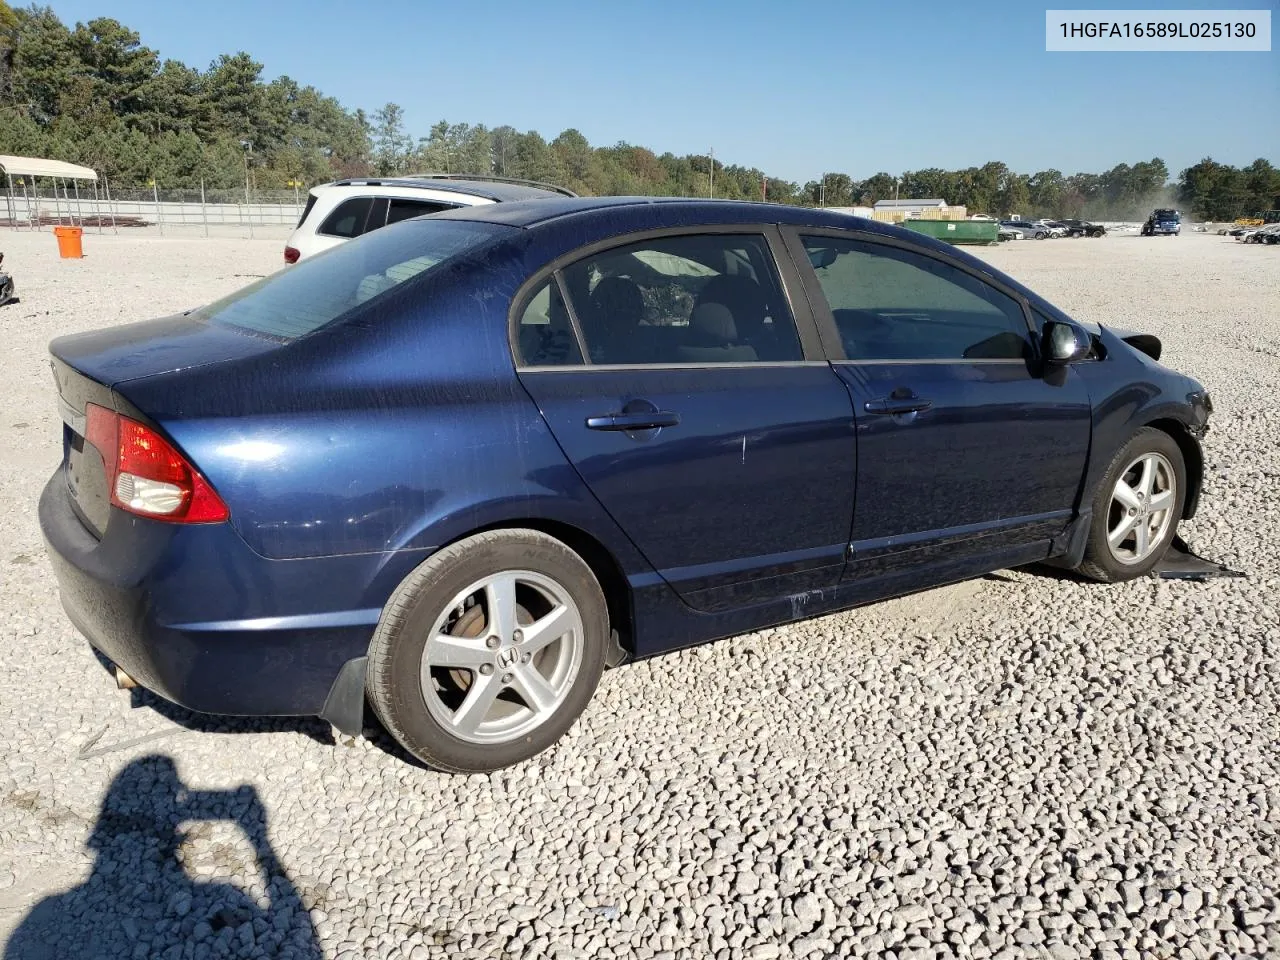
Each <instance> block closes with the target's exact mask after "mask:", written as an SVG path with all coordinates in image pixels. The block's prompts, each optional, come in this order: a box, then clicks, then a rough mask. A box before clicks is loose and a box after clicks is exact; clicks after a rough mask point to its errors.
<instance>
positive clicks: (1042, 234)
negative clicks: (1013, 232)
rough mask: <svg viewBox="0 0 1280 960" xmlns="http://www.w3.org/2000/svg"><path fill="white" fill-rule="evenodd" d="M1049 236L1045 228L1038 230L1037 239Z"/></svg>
mask: <svg viewBox="0 0 1280 960" xmlns="http://www.w3.org/2000/svg"><path fill="white" fill-rule="evenodd" d="M1047 236H1049V235H1048V234H1047V233H1045V232H1044V231H1043V230H1038V231H1036V239H1037V240H1043V239H1044V238H1045V237H1047Z"/></svg>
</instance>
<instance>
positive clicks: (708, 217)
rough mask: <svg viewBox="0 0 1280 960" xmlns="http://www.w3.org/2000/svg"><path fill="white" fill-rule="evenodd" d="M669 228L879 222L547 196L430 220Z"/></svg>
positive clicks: (746, 204)
mask: <svg viewBox="0 0 1280 960" xmlns="http://www.w3.org/2000/svg"><path fill="white" fill-rule="evenodd" d="M655 214H658V215H659V217H660V218H661V219H663V220H665V221H667V222H669V224H670V225H671V226H678V225H681V224H690V225H693V224H716V223H722V224H735V223H788V224H795V225H797V226H810V227H840V228H844V229H846V230H847V229H850V228H853V227H855V226H856V227H861V228H864V229H878V228H880V227H882V225H881V224H879V223H876V222H875V221H873V220H867V219H864V218H862V217H855V216H853V215H852V214H848V213H833V212H831V211H829V210H822V209H820V208H814V207H792V206H786V205H783V204H779V203H755V202H752V201H748V200H699V199H694V198H689V197H558V196H557V197H551V198H548V199H545V200H535V201H526V202H515V203H503V204H500V205H494V206H488V205H486V206H484V207H461V208H458V209H456V210H446V211H444V212H443V213H437V214H434V217H433V218H434V219H448V220H476V221H480V222H483V223H495V224H501V225H503V226H510V227H520V228H529V227H534V226H538V225H540V224H545V223H550V222H553V221H562V220H575V219H582V220H596V219H599V218H601V217H607V218H608V219H609V220H610V221H611V223H612V225H614V226H617V227H620V228H621V229H622V231H623V232H625V231H626V230H627V229H630V227H629V226H628V223H627V221H628V220H629V219H634V220H636V221H641V220H643V221H645V222H651V221H652V220H653V218H654V215H655Z"/></svg>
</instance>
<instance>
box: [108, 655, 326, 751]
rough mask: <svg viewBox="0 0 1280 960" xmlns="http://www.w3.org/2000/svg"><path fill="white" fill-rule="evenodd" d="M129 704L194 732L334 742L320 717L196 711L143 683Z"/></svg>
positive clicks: (110, 666)
mask: <svg viewBox="0 0 1280 960" xmlns="http://www.w3.org/2000/svg"><path fill="white" fill-rule="evenodd" d="M90 649H92V648H90ZM93 655H94V657H95V658H96V659H97V661H98V663H100V664H101V665H102V668H103V669H104V670H106V671H107V672H108V673H109V674H111V676H112V682H113V683H114V682H115V680H114V677H115V666H114V664H112V662H111V661H110V660H109V659H107V658H106V657H105V656H103V655H102V654H101V653H100V652H99V651H97V650H93ZM129 706H130V707H131V708H133V709H135V710H138V709H148V710H151V711H152V712H154V713H158V714H159V715H160V716H162V717H164V718H165V719H166V720H169V721H170V722H172V723H175V724H177V725H178V726H180V727H182V728H183V729H184V730H190V731H192V732H193V733H300V734H302V735H303V736H305V737H309V738H310V739H312V740H314V741H316V743H320V744H324V745H325V746H329V747H331V746H333V745H334V742H335V741H334V738H333V728H332V727H331V726H330V725H329V724H328V723H326V722H325V721H324V720H321V719H320V718H319V717H231V716H223V715H220V714H212V713H197V712H196V711H195V710H188V709H187V708H186V707H180V706H178V704H176V703H173V702H172V701H170V700H166V699H165V698H164V697H162V696H160V695H159V694H156V693H152V692H151V691H150V690H148V689H146V688H145V687H133V688H132V689H130V691H129Z"/></svg>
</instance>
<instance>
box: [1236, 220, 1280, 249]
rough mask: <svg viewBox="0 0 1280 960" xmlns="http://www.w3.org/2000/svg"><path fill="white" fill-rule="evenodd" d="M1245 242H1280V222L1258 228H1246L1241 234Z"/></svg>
mask: <svg viewBox="0 0 1280 960" xmlns="http://www.w3.org/2000/svg"><path fill="white" fill-rule="evenodd" d="M1240 239H1241V240H1243V241H1244V242H1245V243H1267V244H1270V243H1280V223H1272V224H1268V225H1267V226H1265V227H1258V228H1257V229H1256V230H1252V231H1250V230H1246V231H1245V232H1244V233H1242V234H1241V235H1240Z"/></svg>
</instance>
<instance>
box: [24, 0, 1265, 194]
mask: <svg viewBox="0 0 1280 960" xmlns="http://www.w3.org/2000/svg"><path fill="white" fill-rule="evenodd" d="M45 2H49V3H50V5H51V6H52V7H53V9H54V10H55V11H56V12H57V14H58V15H59V16H60V17H61V18H62V19H63V21H64V22H67V23H68V24H74V22H76V21H87V20H91V19H93V18H95V17H99V16H108V17H113V18H115V19H116V20H119V21H121V22H122V23H124V24H125V25H126V26H128V27H130V28H132V29H134V30H137V31H138V32H139V33H140V34H141V35H142V41H143V43H145V44H147V45H148V46H150V47H153V48H155V49H157V50H159V52H160V54H161V56H162V57H171V58H174V59H178V60H181V61H183V62H185V63H187V64H189V65H191V66H195V67H200V68H204V67H207V66H208V64H209V63H210V62H211V61H212V60H213V59H214V58H215V57H217V55H218V54H220V53H235V52H237V51H240V50H244V51H247V52H248V53H250V54H251V55H252V56H253V57H254V58H255V59H256V60H258V61H259V62H261V63H262V64H263V65H264V69H263V77H264V79H268V80H269V79H272V78H274V77H276V76H279V75H281V74H287V75H288V76H290V77H292V78H293V79H294V80H296V81H298V82H299V83H302V84H311V85H313V86H315V87H317V88H319V89H320V90H321V91H323V92H324V93H326V94H329V95H330V96H334V97H336V98H337V99H338V100H339V101H341V102H342V103H343V104H344V105H345V106H347V107H349V108H355V107H363V108H364V109H365V110H366V111H369V112H370V113H372V111H374V110H376V109H377V108H378V107H379V106H381V105H382V104H384V103H386V102H388V101H393V102H396V103H399V104H400V105H401V106H403V107H404V110H405V118H406V125H407V127H408V129H409V132H410V134H412V135H413V136H415V137H417V136H424V135H426V134H427V133H428V131H429V129H430V126H431V124H432V123H434V122H437V121H439V120H442V119H447V120H449V121H450V122H451V123H473V124H475V123H483V124H485V125H487V126H490V127H492V126H499V125H502V124H510V125H511V126H513V127H516V128H517V129H519V130H537V131H538V132H539V133H541V134H542V135H543V136H544V137H546V138H547V139H548V140H551V139H553V138H554V137H555V136H556V135H557V134H558V133H560V132H561V131H562V130H564V129H567V128H570V127H574V128H577V129H578V130H580V131H581V132H582V133H583V134H584V135H585V136H586V137H587V139H588V140H589V141H590V142H591V143H592V144H593V145H594V146H606V145H611V144H613V143H616V142H618V141H622V140H625V141H627V142H628V143H632V144H638V145H641V146H646V147H649V148H650V149H653V150H655V151H656V152H658V153H663V152H666V151H671V152H673V153H676V154H686V153H698V154H705V153H706V152H707V151H708V150H711V149H714V151H715V155H716V158H717V160H720V161H722V162H724V163H738V164H742V165H744V166H755V167H759V168H760V169H762V170H764V171H765V172H766V173H768V174H770V175H772V176H777V177H783V178H786V179H788V180H795V181H798V182H801V183H803V182H804V181H806V180H816V179H818V178H819V177H821V176H822V174H823V173H824V172H827V171H840V172H844V173H848V174H851V175H852V176H854V177H855V178H857V179H864V178H866V177H869V176H871V175H872V174H874V173H876V172H878V171H882V170H883V171H886V172H888V173H891V174H895V175H896V174H898V173H900V172H902V171H904V170H916V169H921V168H925V167H943V168H946V169H953V168H959V167H966V166H971V165H981V164H983V163H986V162H987V161H989V160H1002V161H1004V162H1005V163H1007V164H1009V166H1010V167H1012V168H1013V169H1015V170H1018V171H1019V172H1023V173H1034V172H1036V171H1038V170H1043V169H1048V168H1056V169H1058V170H1061V171H1062V172H1064V173H1067V174H1071V173H1076V172H1080V171H1087V172H1100V171H1102V170H1106V169H1109V168H1110V167H1113V166H1115V165H1116V164H1117V163H1134V162H1137V161H1139V160H1149V159H1151V158H1153V157H1161V158H1163V159H1164V161H1165V162H1166V163H1167V164H1168V166H1169V169H1170V171H1171V173H1172V174H1173V175H1174V176H1176V175H1177V174H1178V172H1179V171H1181V170H1182V169H1183V168H1185V167H1187V166H1190V165H1191V164H1193V163H1196V162H1197V161H1199V160H1200V159H1202V158H1204V157H1206V156H1212V157H1213V158H1214V159H1215V160H1218V161H1220V162H1224V163H1231V164H1235V165H1237V166H1239V165H1244V164H1247V163H1249V162H1250V161H1252V160H1253V159H1255V158H1257V157H1260V156H1262V157H1266V158H1268V159H1269V160H1271V161H1272V162H1274V163H1276V164H1277V165H1280V52H1277V49H1276V44H1275V42H1274V40H1273V49H1272V51H1271V52H1268V53H1110V52H1108V53H1048V52H1046V51H1045V49H1044V47H1045V36H1044V30H1045V8H1046V6H1049V5H1048V4H1043V5H1041V4H1034V3H1028V2H1025V0H1012V2H1006V0H967V2H964V3H948V2H944V0H935V2H921V0H897V2H892V0H890V2H883V3H880V2H876V3H873V2H855V0H836V2H827V3H821V4H818V3H799V4H786V3H779V2H777V0H773V2H763V0H737V2H725V0H682V2H671V0H648V2H644V3H639V2H629V3H622V2H616V0H615V2H613V3H610V2H608V0H605V2H601V0H595V2H577V0H542V2H540V3H529V2H527V0H524V2H486V0H471V2H469V3H466V4H462V3H457V2H456V0H455V2H452V3H449V4H444V3H439V2H434V0H379V2H378V3H376V4H374V3H368V4H356V3H350V2H341V0H305V2H298V3H261V2H245V0H219V2H216V3H213V2H206V0H185V2H181V3H171V2H162V0H45ZM1277 2H1278V0H1235V2H1234V3H1232V2H1230V0H1228V2H1223V3H1215V2H1213V0H1199V2H1191V3H1178V2H1176V0H1163V2H1162V3H1160V4H1158V5H1155V6H1158V8H1162V9H1232V8H1255V9H1270V10H1272V17H1273V37H1274V34H1275V33H1276V32H1277V31H1278V30H1280V17H1276V15H1275V11H1276V6H1277ZM1052 6H1053V7H1054V8H1066V7H1068V4H1067V3H1064V2H1062V0H1057V2H1055V3H1054V4H1053V5H1052ZM1102 6H1103V4H1101V3H1098V2H1097V0H1094V2H1093V3H1090V4H1080V5H1079V8H1086V7H1087V8H1089V9H1098V8H1100V7H1102ZM1122 6H1123V7H1124V8H1126V9H1148V8H1152V7H1153V5H1152V4H1142V3H1140V2H1132V0H1131V2H1129V3H1126V4H1123V5H1122Z"/></svg>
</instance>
